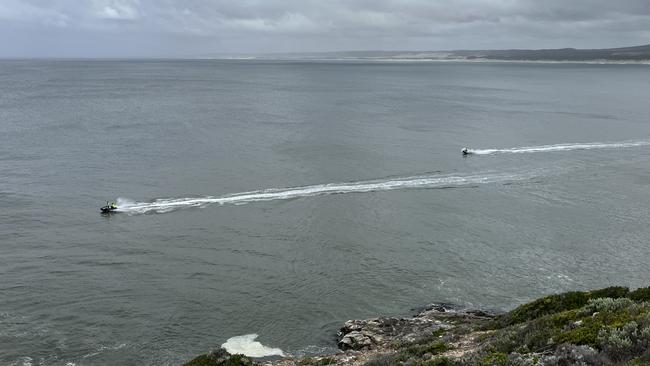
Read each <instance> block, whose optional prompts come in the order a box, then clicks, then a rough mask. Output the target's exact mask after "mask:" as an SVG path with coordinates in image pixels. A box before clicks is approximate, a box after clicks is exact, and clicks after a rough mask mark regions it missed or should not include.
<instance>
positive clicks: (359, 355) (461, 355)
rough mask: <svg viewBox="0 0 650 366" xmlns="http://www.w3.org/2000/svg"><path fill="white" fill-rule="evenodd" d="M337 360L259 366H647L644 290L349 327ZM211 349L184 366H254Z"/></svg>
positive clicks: (649, 299)
mask: <svg viewBox="0 0 650 366" xmlns="http://www.w3.org/2000/svg"><path fill="white" fill-rule="evenodd" d="M338 347H339V351H338V352H337V353H334V354H331V355H327V356H320V357H302V358H293V357H285V358H282V359H279V360H275V361H266V362H263V363H258V364H261V365H264V366H294V365H298V366H310V365H313V366H323V365H340V366H357V365H358V366H361V365H367V366H387V365H404V366H419V365H423V366H451V365H458V366H461V365H480V366H492V365H495V366H497V365H503V366H519V365H521V366H533V365H549V366H559V365H585V366H586V365H594V366H600V365H606V364H617V365H630V366H632V365H633V366H650V287H648V288H640V289H637V290H635V291H630V290H629V289H628V288H626V287H609V288H605V289H601V290H594V291H585V292H577V291H576V292H567V293H564V294H558V295H550V296H547V297H543V298H541V299H538V300H535V301H533V302H531V303H528V304H524V305H521V306H519V307H517V308H516V309H514V310H512V311H510V312H507V313H503V314H494V313H491V312H487V311H482V310H471V309H458V308H455V307H454V306H453V305H448V304H433V305H431V306H429V307H427V308H425V309H424V310H422V311H420V312H419V313H418V314H416V315H415V316H413V317H402V318H398V317H377V318H372V319H366V320H349V321H347V322H345V324H344V325H343V326H342V327H341V329H340V331H339V333H338ZM253 364H255V362H254V361H253V360H251V359H250V358H248V357H246V356H244V355H230V354H228V353H227V352H226V351H225V350H223V349H216V350H214V351H211V352H209V353H208V354H205V355H201V356H199V357H197V358H195V359H194V360H192V361H190V362H188V363H186V364H185V365H184V366H235V365H246V366H249V365H253Z"/></svg>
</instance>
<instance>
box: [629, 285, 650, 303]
mask: <svg viewBox="0 0 650 366" xmlns="http://www.w3.org/2000/svg"><path fill="white" fill-rule="evenodd" d="M629 298H630V299H632V300H634V301H650V287H641V288H638V289H636V290H634V291H632V292H630V294H629Z"/></svg>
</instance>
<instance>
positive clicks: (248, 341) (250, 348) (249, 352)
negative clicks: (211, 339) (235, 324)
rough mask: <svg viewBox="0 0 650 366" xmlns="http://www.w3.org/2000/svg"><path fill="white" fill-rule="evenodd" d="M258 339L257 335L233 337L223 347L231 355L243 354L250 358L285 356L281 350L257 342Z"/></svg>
mask: <svg viewBox="0 0 650 366" xmlns="http://www.w3.org/2000/svg"><path fill="white" fill-rule="evenodd" d="M256 338H257V334H246V335H242V336H237V337H232V338H229V339H228V340H226V343H224V344H222V345H221V347H223V348H224V349H225V350H226V351H228V352H229V353H231V354H243V355H246V356H248V357H268V356H284V352H282V350H281V349H279V348H271V347H267V346H265V345H263V344H262V343H260V342H258V341H256V340H255V339H256Z"/></svg>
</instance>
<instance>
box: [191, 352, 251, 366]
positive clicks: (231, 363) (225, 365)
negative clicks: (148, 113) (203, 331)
mask: <svg viewBox="0 0 650 366" xmlns="http://www.w3.org/2000/svg"><path fill="white" fill-rule="evenodd" d="M252 365H253V361H252V360H251V359H250V358H248V357H246V356H244V355H231V354H230V353H228V352H226V350H224V349H223V348H219V349H217V350H214V351H212V352H210V353H208V354H206V355H200V356H198V357H196V358H194V359H193V360H192V361H190V362H188V363H186V364H184V365H183V366H252Z"/></svg>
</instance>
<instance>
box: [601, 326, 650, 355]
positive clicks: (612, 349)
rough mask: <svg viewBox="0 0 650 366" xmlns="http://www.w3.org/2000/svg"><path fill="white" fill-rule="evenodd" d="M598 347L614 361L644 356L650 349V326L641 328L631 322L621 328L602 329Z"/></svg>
mask: <svg viewBox="0 0 650 366" xmlns="http://www.w3.org/2000/svg"><path fill="white" fill-rule="evenodd" d="M598 345H599V346H600V348H601V349H602V350H603V352H605V353H606V354H607V355H608V356H609V357H610V358H611V359H612V360H614V361H625V360H629V359H632V358H634V357H638V356H642V355H643V354H644V353H645V352H646V351H647V349H648V348H649V347H650V326H646V327H640V326H639V325H638V324H637V322H635V321H631V322H629V323H627V324H625V325H624V326H623V327H621V328H610V329H602V330H601V331H600V332H599V333H598Z"/></svg>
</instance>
